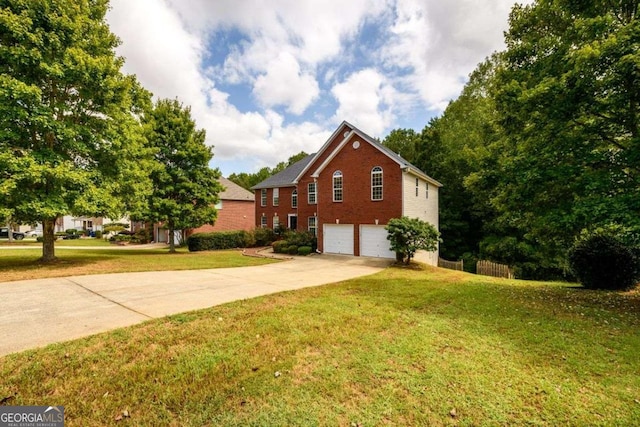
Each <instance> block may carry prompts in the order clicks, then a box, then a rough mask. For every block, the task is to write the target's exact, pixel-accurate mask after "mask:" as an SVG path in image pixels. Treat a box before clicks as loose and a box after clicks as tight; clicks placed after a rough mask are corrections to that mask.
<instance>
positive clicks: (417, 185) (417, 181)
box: [416, 178, 420, 197]
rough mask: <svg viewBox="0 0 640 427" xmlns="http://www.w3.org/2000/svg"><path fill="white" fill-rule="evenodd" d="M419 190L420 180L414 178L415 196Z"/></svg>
mask: <svg viewBox="0 0 640 427" xmlns="http://www.w3.org/2000/svg"><path fill="white" fill-rule="evenodd" d="M419 191H420V180H418V178H416V197H418V193H419Z"/></svg>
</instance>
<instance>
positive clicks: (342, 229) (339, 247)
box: [322, 224, 353, 255]
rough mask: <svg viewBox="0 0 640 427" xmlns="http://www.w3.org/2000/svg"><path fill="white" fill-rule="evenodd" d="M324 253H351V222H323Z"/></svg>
mask: <svg viewBox="0 0 640 427" xmlns="http://www.w3.org/2000/svg"><path fill="white" fill-rule="evenodd" d="M322 241H323V248H324V252H325V253H330V254H344V255H353V224H324V226H323V237H322Z"/></svg>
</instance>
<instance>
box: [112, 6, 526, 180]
mask: <svg viewBox="0 0 640 427" xmlns="http://www.w3.org/2000/svg"><path fill="white" fill-rule="evenodd" d="M527 1H531V0H527ZM512 2H513V0H483V1H476V0H448V1H442V0H349V1H344V0H324V1H322V2H309V1H294V0H271V1H269V2H264V1H262V0H243V1H242V2H238V1H237V0H216V1H210V0H190V1H188V2H186V1H184V0H135V1H131V0H112V1H111V7H112V9H111V10H110V12H109V13H108V22H109V24H110V25H111V28H112V31H113V32H114V33H115V34H117V35H118V36H119V37H120V38H121V39H122V41H123V44H122V46H120V48H119V49H118V52H119V54H120V55H122V56H124V57H125V58H126V65H125V71H126V72H128V73H132V74H136V75H137V77H138V79H139V80H140V82H141V83H142V84H143V86H145V87H146V88H147V89H149V90H151V91H152V92H153V93H154V94H155V95H156V96H157V97H162V98H175V97H178V98H179V99H180V100H181V101H182V102H184V104H186V105H190V106H191V107H192V114H193V116H194V118H195V119H196V121H197V125H198V126H199V127H203V128H205V129H206V131H207V142H208V143H209V144H211V145H214V146H215V158H214V160H215V161H216V163H217V164H218V162H219V164H220V165H224V164H225V162H230V163H231V162H232V161H233V164H234V165H237V164H239V163H241V162H244V164H246V165H248V166H247V169H245V170H249V169H250V168H252V169H253V168H258V167H261V166H265V165H269V166H273V165H275V164H276V163H277V162H279V161H282V160H284V159H286V158H288V157H289V156H290V155H292V154H295V153H297V152H299V151H301V150H304V151H307V152H311V151H314V150H316V149H318V148H319V146H321V145H322V143H324V140H325V138H326V137H328V136H329V135H330V134H331V133H332V131H333V130H334V129H333V127H334V126H335V125H336V124H337V123H339V122H341V121H342V120H348V121H350V122H352V123H353V124H355V125H357V126H359V127H361V128H362V130H364V131H365V132H367V133H370V134H373V135H374V136H383V134H384V132H387V131H388V130H390V129H391V128H393V127H396V126H397V125H396V123H397V120H398V118H400V117H402V116H406V115H413V116H420V117H424V118H425V119H424V121H425V123H426V121H427V120H428V115H429V111H431V112H432V113H431V114H433V112H439V111H441V110H442V109H443V108H444V107H445V106H446V104H447V102H448V101H449V100H450V99H453V98H455V97H456V96H457V95H458V94H459V92H460V89H461V88H462V86H463V84H464V81H466V78H467V76H468V74H469V73H470V72H471V71H472V70H473V68H474V67H475V65H476V64H477V63H478V62H479V61H481V60H482V59H483V58H484V57H486V56H487V55H489V54H491V52H492V51H494V50H495V49H498V48H501V46H502V31H503V30H504V29H506V28H507V22H506V20H507V15H508V11H509V9H510V7H511V5H512ZM365 24H366V25H368V28H369V29H371V28H375V31H369V33H370V34H369V36H370V35H371V34H375V35H376V36H378V37H380V39H379V40H371V39H367V40H364V41H363V39H362V37H363V36H362V34H363V32H362V30H363V28H365V26H366V25H365ZM231 30H233V33H229V31H231ZM233 34H235V36H234V35H233ZM238 35H240V36H241V37H240V38H238ZM230 42H232V43H233V44H231V45H228V46H226V45H223V46H219V44H220V43H230ZM374 45H375V46H376V48H374V49H375V50H373V51H368V49H370V48H371V46H374ZM212 46H213V47H219V48H220V49H218V50H215V49H214V50H215V51H216V52H228V54H227V55H226V57H224V58H220V57H212V53H211V52H210V51H209V50H210V47H212ZM354 53H358V54H359V55H360V56H362V57H357V56H354V55H353V54H354ZM212 59H213V62H211V61H212ZM360 61H363V62H362V63H361V62H360ZM239 96H247V99H241V98H238V97H239ZM334 100H335V101H337V107H336V109H335V111H329V110H327V109H328V108H330V107H331V106H332V105H334ZM275 108H277V109H278V112H280V113H278V112H276V111H274V109H275ZM283 112H284V113H283ZM249 165H250V166H249ZM223 171H224V167H223ZM228 172H240V171H237V170H234V171H228Z"/></svg>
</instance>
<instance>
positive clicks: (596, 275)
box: [567, 229, 640, 289]
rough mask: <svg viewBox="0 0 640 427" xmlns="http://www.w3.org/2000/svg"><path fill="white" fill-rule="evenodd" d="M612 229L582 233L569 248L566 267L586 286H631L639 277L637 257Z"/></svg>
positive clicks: (621, 287)
mask: <svg viewBox="0 0 640 427" xmlns="http://www.w3.org/2000/svg"><path fill="white" fill-rule="evenodd" d="M636 254H637V251H636V250H635V248H632V247H630V246H629V245H627V244H626V243H624V242H623V240H622V239H621V238H620V236H619V235H618V234H617V233H615V231H613V230H612V229H598V230H595V231H591V232H587V231H585V232H583V233H582V234H581V235H580V236H579V237H578V239H576V242H575V244H574V245H573V247H572V248H571V249H570V250H569V253H568V256H567V259H568V261H569V268H570V270H571V272H572V273H573V274H575V276H576V277H577V278H578V280H579V281H580V283H581V284H582V286H584V287H585V288H588V289H630V288H633V287H634V286H635V285H636V284H637V283H638V280H639V279H640V259H639V258H638V256H636Z"/></svg>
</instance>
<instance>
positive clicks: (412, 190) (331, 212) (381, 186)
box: [252, 122, 442, 265]
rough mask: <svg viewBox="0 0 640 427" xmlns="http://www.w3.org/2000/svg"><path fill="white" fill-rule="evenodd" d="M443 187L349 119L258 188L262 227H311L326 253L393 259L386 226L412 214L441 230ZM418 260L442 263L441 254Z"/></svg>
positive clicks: (419, 257)
mask: <svg viewBox="0 0 640 427" xmlns="http://www.w3.org/2000/svg"><path fill="white" fill-rule="evenodd" d="M441 186H442V184H440V183H439V182H438V181H436V180H435V179H433V178H430V177H429V176H428V175H427V174H425V173H424V172H423V171H421V170H419V169H418V168H416V167H415V166H413V165H411V164H410V163H409V162H407V161H406V160H404V159H403V158H402V157H400V156H399V155H398V154H396V153H394V152H392V151H391V150H389V149H388V148H386V147H385V146H383V145H382V144H380V142H378V141H377V140H375V139H374V138H372V137H370V136H369V135H367V134H365V133H364V132H362V131H361V130H360V129H358V128H356V127H355V126H353V125H351V124H349V123H347V122H343V123H342V124H341V125H340V126H339V127H338V128H337V129H336V131H335V132H334V133H333V134H332V135H331V137H330V138H329V139H328V140H327V141H326V143H325V144H324V145H323V146H322V147H321V148H320V150H319V151H318V152H317V153H315V154H312V155H309V156H307V157H306V158H304V159H302V160H300V161H299V162H297V163H295V164H293V165H291V166H290V167H288V168H287V169H285V170H283V171H282V172H280V173H278V174H276V175H273V176H271V177H270V178H268V179H266V180H265V181H263V182H261V183H259V184H258V185H256V186H254V187H252V189H253V190H254V191H255V209H256V211H255V212H256V216H255V217H256V226H261V227H273V228H276V227H278V226H285V227H287V228H290V229H293V230H298V231H302V230H308V231H310V232H312V233H314V234H316V235H317V236H318V251H320V252H324V253H334V254H349V255H356V256H372V257H383V258H394V257H395V254H394V253H393V252H391V251H390V250H389V241H388V240H387V231H386V230H385V229H384V226H385V225H386V224H387V223H388V222H389V220H390V219H392V218H399V217H401V216H408V217H412V218H420V219H422V220H424V221H427V222H429V223H431V224H433V225H434V226H435V227H436V228H438V189H439V188H440V187H441ZM416 259H418V260H420V261H423V262H426V263H428V264H432V265H436V264H437V261H438V254H437V252H434V253H424V254H417V255H416Z"/></svg>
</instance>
